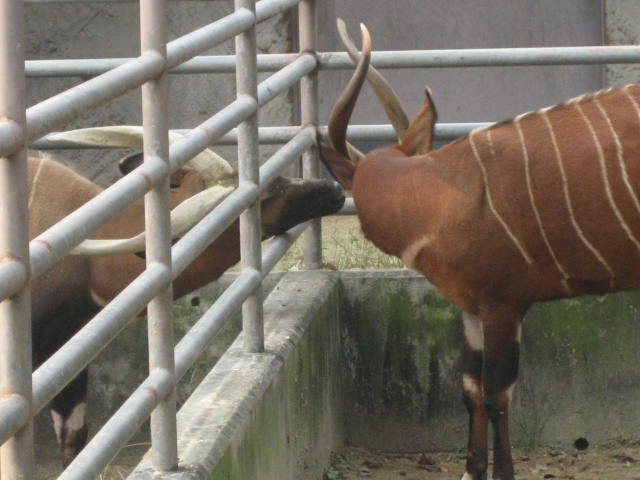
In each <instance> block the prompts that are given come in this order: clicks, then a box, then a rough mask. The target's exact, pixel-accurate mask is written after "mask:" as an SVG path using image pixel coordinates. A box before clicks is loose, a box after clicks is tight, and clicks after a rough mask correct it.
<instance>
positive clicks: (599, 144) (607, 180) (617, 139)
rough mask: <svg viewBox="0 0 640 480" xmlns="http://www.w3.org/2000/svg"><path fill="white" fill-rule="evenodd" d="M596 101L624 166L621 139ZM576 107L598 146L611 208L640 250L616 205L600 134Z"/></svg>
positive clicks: (619, 160)
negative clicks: (599, 137)
mask: <svg viewBox="0 0 640 480" xmlns="http://www.w3.org/2000/svg"><path fill="white" fill-rule="evenodd" d="M594 102H595V104H596V106H597V107H598V109H599V110H600V113H601V114H602V116H603V117H604V118H605V120H606V122H607V124H608V125H609V129H610V130H611V133H612V134H613V138H614V141H615V144H616V153H617V157H618V162H619V163H620V165H621V167H622V164H623V161H622V158H621V153H622V145H620V139H619V138H618V136H617V135H616V131H615V130H614V128H613V125H612V123H611V120H610V119H609V116H608V115H607V113H606V112H605V110H604V108H602V105H601V104H600V102H599V101H598V100H597V99H594ZM576 108H577V109H578V112H580V115H581V116H582V119H583V120H584V121H585V123H586V124H587V127H588V128H589V131H590V132H591V136H592V137H593V142H594V144H595V146H596V150H597V151H598V162H599V163H600V170H601V171H602V178H603V182H604V188H605V192H606V193H607V199H608V200H609V205H611V208H612V209H613V212H614V213H615V215H616V218H617V219H618V222H620V226H621V227H622V229H623V230H624V231H625V233H626V234H627V237H628V238H629V240H631V241H632V242H633V243H634V244H635V246H636V248H637V249H638V250H640V242H639V241H638V239H637V238H636V237H635V235H633V233H632V232H631V229H630V228H629V225H627V222H625V220H624V218H623V217H622V214H621V213H620V210H619V209H618V205H616V202H615V200H614V198H613V194H612V193H611V183H610V182H609V174H608V172H607V165H606V163H605V158H604V150H603V149H602V144H601V143H600V140H599V139H598V134H597V133H596V131H595V128H593V124H592V123H591V121H590V120H589V119H588V118H587V116H586V115H585V113H584V111H583V110H582V108H581V107H580V105H576Z"/></svg>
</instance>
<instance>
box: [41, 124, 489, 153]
mask: <svg viewBox="0 0 640 480" xmlns="http://www.w3.org/2000/svg"><path fill="white" fill-rule="evenodd" d="M492 123H493V122H474V123H438V124H436V126H435V135H436V140H453V139H455V138H459V137H462V136H463V135H466V134H468V133H469V132H471V131H472V130H474V129H476V128H485V127H488V126H489V125H491V124H492ZM318 130H319V132H320V135H321V136H323V137H325V138H326V136H327V127H326V126H321V127H320V128H319V129H318ZM190 131H191V130H182V129H176V130H171V132H172V133H179V134H181V135H187V134H188V133H189V132H190ZM299 131H300V127H289V126H282V127H261V128H260V129H259V130H258V135H259V138H260V143H261V144H263V145H279V144H283V143H287V142H288V141H289V140H291V139H292V138H293V137H294V136H295V135H297V134H298V132H299ZM347 138H348V140H350V141H352V142H372V141H376V142H385V143H389V142H395V141H397V137H396V133H395V130H394V129H393V127H392V126H391V125H351V126H349V127H348V128H347ZM203 143H206V141H205V140H203ZM237 143H238V132H237V130H236V129H233V130H231V131H230V132H228V133H226V134H224V135H222V136H221V137H219V138H218V139H217V140H216V141H215V145H214V147H215V146H223V145H236V144H237ZM31 148H34V149H38V150H65V149H75V148H96V147H83V146H73V145H65V146H60V145H56V144H54V143H51V142H49V141H48V140H47V137H44V138H41V139H40V140H38V141H37V142H34V143H33V144H31Z"/></svg>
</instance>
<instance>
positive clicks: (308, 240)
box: [298, 0, 322, 270]
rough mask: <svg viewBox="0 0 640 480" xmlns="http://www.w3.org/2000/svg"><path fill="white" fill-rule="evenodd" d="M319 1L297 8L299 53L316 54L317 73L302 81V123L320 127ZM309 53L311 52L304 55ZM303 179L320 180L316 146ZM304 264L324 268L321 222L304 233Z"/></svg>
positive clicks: (307, 157)
mask: <svg viewBox="0 0 640 480" xmlns="http://www.w3.org/2000/svg"><path fill="white" fill-rule="evenodd" d="M316 7H317V5H316V1H315V0H302V2H300V5H299V6H298V32H299V36H300V53H301V54H302V56H303V57H304V56H307V55H308V56H311V55H313V60H314V70H313V71H311V70H310V71H309V72H308V73H307V75H306V76H304V77H303V78H302V80H301V81H300V123H301V124H302V125H304V126H306V125H312V126H314V127H316V128H317V127H318V125H319V117H318V115H319V114H318V70H317V68H315V67H317V59H316V57H315V52H316V50H317V45H316V43H317V38H316V37H317V34H316V30H317V29H316V13H317V12H316ZM305 52H310V53H305ZM302 176H303V177H304V178H318V177H319V176H320V161H319V158H318V151H317V149H316V148H315V146H313V147H311V148H309V150H307V151H306V152H305V153H304V154H303V155H302ZM304 265H305V267H306V268H307V269H309V270H314V269H318V268H320V267H321V266H322V220H321V219H319V218H318V219H315V220H311V222H310V225H309V228H308V229H307V231H306V232H305V234H304Z"/></svg>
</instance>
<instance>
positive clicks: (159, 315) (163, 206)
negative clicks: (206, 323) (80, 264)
mask: <svg viewBox="0 0 640 480" xmlns="http://www.w3.org/2000/svg"><path fill="white" fill-rule="evenodd" d="M167 13H168V12H167V0H140V44H141V49H142V52H143V54H144V53H147V52H155V53H157V54H158V55H160V56H162V57H163V58H164V59H165V63H166V58H167V38H166V36H167V34H166V29H167V25H166V23H167V21H166V18H167ZM168 94H169V84H168V74H167V73H166V71H165V72H163V73H162V74H161V75H159V76H158V77H156V78H154V79H152V80H150V81H148V82H146V83H145V84H144V85H142V119H143V130H144V139H143V141H144V156H145V158H158V159H160V161H162V162H163V163H165V165H166V172H167V174H166V175H165V176H164V178H163V179H162V180H161V181H160V182H158V183H157V184H156V185H155V186H154V187H153V189H152V190H151V191H149V193H147V194H146V195H145V202H144V206H145V231H146V232H147V235H146V237H145V243H146V245H145V247H146V248H145V253H146V264H147V268H148V267H149V266H152V265H155V264H160V265H162V267H163V269H165V270H167V271H169V272H170V271H171V240H172V238H171V218H170V215H169V212H170V211H171V199H170V197H169V191H170V185H169V175H168V172H169V170H170V164H169V134H168V132H169V112H168ZM172 304H173V289H172V287H171V284H168V285H167V286H166V288H164V289H162V290H161V291H160V292H158V295H157V296H156V297H154V298H153V299H152V300H151V301H150V302H149V304H148V305H147V331H148V334H147V336H148V340H149V372H150V373H151V374H154V373H155V372H157V371H162V372H165V373H166V375H165V376H166V377H168V378H167V383H168V386H167V388H166V394H165V395H159V397H158V398H156V403H157V406H156V408H154V409H153V412H152V413H151V420H150V426H151V464H152V466H153V469H154V471H157V472H166V471H170V470H174V469H176V468H177V467H178V446H177V442H178V440H177V438H178V437H177V429H176V396H175V379H174V375H173V373H174V360H173V344H174V339H173V316H172V308H171V305H172ZM116 421H117V420H115V417H112V419H111V422H116ZM105 427H106V426H105ZM116 431H117V429H116ZM134 431H135V430H134ZM116 438H117V437H116ZM127 438H128V437H127ZM120 440H122V439H120ZM125 441H126V440H125ZM110 443H114V442H110ZM104 450H105V449H104V447H103V448H101V449H100V450H98V454H96V455H95V456H96V457H98V455H100V456H102V457H103V458H104ZM116 452H117V450H115V451H114V452H113V454H114V455H115V453H116ZM110 459H111V457H110V456H107V458H106V460H107V462H108V461H109V460H110ZM94 468H95V467H94Z"/></svg>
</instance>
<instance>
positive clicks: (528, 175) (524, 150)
mask: <svg viewBox="0 0 640 480" xmlns="http://www.w3.org/2000/svg"><path fill="white" fill-rule="evenodd" d="M540 115H541V116H542V118H545V119H546V118H547V115H546V113H545V112H542V113H541V114H540ZM514 126H515V127H516V130H517V132H518V137H519V138H520V145H521V146H522V156H523V159H524V170H525V174H526V181H527V190H528V192H529V200H530V201H531V207H532V208H533V213H534V214H535V216H536V222H537V223H538V228H539V229H540V234H541V235H542V239H543V240H544V243H545V245H546V246H547V250H548V252H549V255H551V258H553V261H554V262H555V264H556V267H557V268H558V270H559V271H560V273H561V274H562V276H563V277H564V278H565V280H566V279H568V278H569V275H567V272H566V270H565V269H564V267H563V266H562V264H561V263H560V261H559V260H558V257H557V256H556V253H555V251H554V250H553V248H552V247H551V242H549V238H548V237H547V232H546V230H545V229H544V225H543V224H542V217H541V216H540V211H539V210H538V206H537V205H536V200H535V198H534V196H533V188H532V186H531V168H530V165H529V152H528V150H527V145H526V143H525V141H524V134H523V133H522V127H521V126H520V122H519V121H516V122H514ZM561 173H562V180H563V182H565V183H566V178H565V177H564V172H562V170H561Z"/></svg>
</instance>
